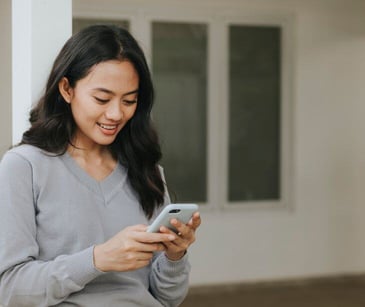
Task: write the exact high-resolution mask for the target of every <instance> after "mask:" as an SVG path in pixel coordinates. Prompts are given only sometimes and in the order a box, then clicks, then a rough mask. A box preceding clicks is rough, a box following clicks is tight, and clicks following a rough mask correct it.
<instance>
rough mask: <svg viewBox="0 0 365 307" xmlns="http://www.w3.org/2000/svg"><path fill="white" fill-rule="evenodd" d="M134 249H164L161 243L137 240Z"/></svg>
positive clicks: (143, 250) (149, 251) (144, 250)
mask: <svg viewBox="0 0 365 307" xmlns="http://www.w3.org/2000/svg"><path fill="white" fill-rule="evenodd" d="M137 243H138V245H137V246H136V250H138V251H141V252H148V253H152V252H159V251H163V250H165V246H164V245H163V244H162V243H141V242H137Z"/></svg>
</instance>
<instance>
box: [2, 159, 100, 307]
mask: <svg viewBox="0 0 365 307" xmlns="http://www.w3.org/2000/svg"><path fill="white" fill-rule="evenodd" d="M35 189H36V187H35V185H34V183H33V169H32V165H31V164H30V163H29V162H28V161H27V160H25V159H24V158H23V157H21V156H19V155H17V154H14V153H8V154H6V155H5V156H4V157H3V160H2V161H1V164H0V234H1V235H0V304H3V305H4V306H8V307H12V306H14V307H22V306H27V307H30V306H37V307H42V306H53V305H56V304H57V303H59V302H62V301H63V300H64V299H65V298H67V297H68V296H69V295H70V294H71V293H73V292H76V291H80V290H81V289H82V288H83V287H84V286H85V284H87V283H88V282H89V281H91V280H93V279H94V278H95V277H97V276H98V275H100V274H102V273H101V272H99V271H97V270H96V269H95V268H94V266H93V247H92V246H90V247H89V248H87V249H84V250H82V251H80V252H78V253H75V254H72V255H62V256H59V257H57V258H55V259H53V260H51V261H40V260H38V259H39V257H38V256H39V245H38V243H37V222H36V215H37V206H36V197H35V193H34V191H35ZM65 226H66V225H65ZM55 240H57V238H55Z"/></svg>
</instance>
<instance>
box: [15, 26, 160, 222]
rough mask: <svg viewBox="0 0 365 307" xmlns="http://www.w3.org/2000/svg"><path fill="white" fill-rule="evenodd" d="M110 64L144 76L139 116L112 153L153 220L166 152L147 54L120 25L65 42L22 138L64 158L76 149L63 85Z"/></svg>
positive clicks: (83, 32) (94, 29) (89, 29)
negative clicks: (154, 114) (124, 63)
mask: <svg viewBox="0 0 365 307" xmlns="http://www.w3.org/2000/svg"><path fill="white" fill-rule="evenodd" d="M109 60H128V61H130V62H131V63H132V64H133V66H134V68H135V69H136V71H137V73H138V76H139V90H138V103H137V109H136V112H135V114H134V116H133V117H132V118H131V119H130V120H129V122H128V123H127V124H126V125H125V126H124V127H123V129H122V130H121V131H120V132H119V134H118V135H117V137H116V139H115V140H114V142H113V143H112V144H111V145H109V148H110V150H111V152H112V154H113V155H114V156H115V157H116V158H117V159H118V161H119V162H120V163H121V164H122V165H124V166H125V167H127V169H128V178H129V182H130V184H131V186H132V188H133V189H134V190H135V192H136V193H137V195H138V197H139V201H140V204H141V206H142V209H143V211H144V213H145V215H146V216H147V217H148V218H151V216H152V214H153V212H154V210H155V208H157V207H158V206H160V205H161V204H162V203H163V201H164V193H165V186H164V182H163V179H162V176H161V172H160V170H159V167H158V162H159V160H160V159H161V157H162V154H161V148H160V144H159V140H158V135H157V132H156V130H155V128H154V126H153V123H152V121H151V109H152V106H153V100H154V90H153V84H152V80H151V74H150V71H149V69H148V65H147V62H146V59H145V56H144V53H143V51H142V49H141V48H140V46H139V45H138V43H137V42H136V40H135V39H134V38H133V36H132V35H131V34H130V33H129V32H128V31H127V30H125V29H123V28H119V27H116V26H106V25H95V26H90V27H87V28H85V29H84V30H81V31H80V32H78V33H76V34H75V35H73V36H72V37H71V38H70V39H69V40H68V41H67V42H66V43H65V45H64V46H63V48H62V49H61V51H60V53H59V54H58V56H57V58H56V60H55V62H54V64H53V67H52V70H51V73H50V75H49V78H48V82H47V85H46V90H45V93H44V95H43V96H42V97H41V99H40V100H39V101H38V103H37V104H36V105H35V106H34V108H33V109H32V110H31V112H30V118H29V121H30V123H31V127H30V128H29V130H27V131H26V132H25V133H24V134H23V138H22V141H21V144H31V145H34V146H37V147H39V148H41V149H43V150H45V151H48V152H50V153H54V154H58V155H62V154H64V153H65V152H66V150H67V147H68V146H69V145H70V144H71V140H72V137H73V135H74V133H75V130H76V124H75V121H74V118H73V116H72V113H71V109H70V105H69V104H68V103H66V102H65V101H64V99H63V97H62V95H61V93H60V92H59V89H58V84H59V82H60V80H61V79H62V78H63V77H66V78H67V79H68V81H69V83H70V85H71V87H75V85H76V83H77V81H78V80H80V79H82V78H84V77H86V76H87V74H88V73H89V72H90V70H91V69H92V67H93V66H94V65H96V64H98V63H101V62H104V61H109Z"/></svg>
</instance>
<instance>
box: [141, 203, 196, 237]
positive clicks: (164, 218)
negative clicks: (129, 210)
mask: <svg viewBox="0 0 365 307" xmlns="http://www.w3.org/2000/svg"><path fill="white" fill-rule="evenodd" d="M198 209H199V207H198V205H197V204H170V205H167V206H166V207H165V208H164V209H163V210H162V211H161V212H160V214H159V215H158V216H157V217H156V218H155V220H154V221H153V222H152V224H151V225H150V226H148V228H147V232H159V231H160V227H161V226H165V227H167V228H169V229H171V230H172V231H174V232H177V229H176V228H175V227H174V226H172V225H171V224H170V221H171V219H174V218H175V219H177V220H179V221H180V222H182V223H184V224H187V223H188V222H189V221H190V219H191V217H192V216H193V213H194V212H196V211H198Z"/></svg>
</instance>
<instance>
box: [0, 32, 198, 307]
mask: <svg viewBox="0 0 365 307" xmlns="http://www.w3.org/2000/svg"><path fill="white" fill-rule="evenodd" d="M152 103H153V87H152V82H151V77H150V73H149V70H148V67H147V64H146V60H145V57H144V54H143V52H142V50H141V49H140V47H139V46H138V44H137V42H136V41H135V40H134V38H133V37H132V36H131V35H130V34H129V33H128V32H127V31H126V30H123V29H121V28H118V27H114V26H92V27H89V28H86V29H85V30H83V31H81V32H79V33H78V34H76V35H74V36H73V37H71V38H70V39H69V40H68V41H67V42H66V44H65V46H64V47H63V49H62V50H61V51H60V54H59V55H58V57H57V58H56V60H55V63H54V65H53V68H52V71H51V73H50V76H49V79H48V82H47V86H46V91H45V94H44V96H43V97H42V98H41V99H40V101H39V102H38V104H37V105H36V106H35V107H34V108H33V110H32V111H31V116H30V122H31V127H30V129H29V130H28V131H26V132H25V133H24V135H23V139H22V142H21V144H20V146H17V147H15V148H13V149H11V150H10V151H8V152H7V153H6V154H5V155H4V157H3V160H2V162H1V165H0V233H1V236H0V243H1V244H0V247H1V248H0V304H3V305H4V306H16V307H21V306H37V307H40V306H87V307H92V306H98V307H100V306H113V307H114V306H123V307H128V306H177V305H179V304H180V303H181V302H182V300H183V299H184V297H185V295H186V293H187V289H188V275H189V270H190V266H189V263H188V259H187V254H186V250H187V248H188V247H189V246H190V244H192V243H193V242H194V240H195V230H196V229H197V228H198V227H199V225H200V217H199V213H195V214H194V215H193V217H192V219H191V221H190V222H189V223H188V224H186V225H184V224H182V223H180V222H179V221H177V220H173V221H172V223H173V225H174V226H175V227H176V228H177V229H178V231H179V235H176V234H175V233H174V232H171V231H170V230H169V229H167V228H164V227H161V229H160V233H147V232H146V228H147V226H146V225H147V224H148V222H149V220H150V219H152V218H153V217H154V216H155V215H156V214H157V213H158V212H159V211H160V210H161V208H162V206H163V205H165V204H167V203H168V202H169V198H168V195H167V191H166V187H165V184H164V179H163V175H162V171H161V169H160V168H159V167H158V165H157V163H158V161H159V160H160V158H161V153H160V147H159V144H158V138H157V135H156V132H155V130H154V129H153V127H152V124H151V119H150V112H151V108H152Z"/></svg>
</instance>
